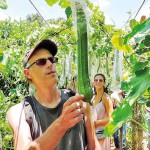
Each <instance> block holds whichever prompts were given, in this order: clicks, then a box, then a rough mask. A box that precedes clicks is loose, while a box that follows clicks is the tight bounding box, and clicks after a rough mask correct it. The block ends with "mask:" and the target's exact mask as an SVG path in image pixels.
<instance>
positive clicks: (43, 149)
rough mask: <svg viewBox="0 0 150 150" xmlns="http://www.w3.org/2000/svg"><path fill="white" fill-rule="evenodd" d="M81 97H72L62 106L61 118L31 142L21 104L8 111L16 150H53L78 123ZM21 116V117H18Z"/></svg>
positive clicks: (81, 109) (80, 111)
mask: <svg viewBox="0 0 150 150" xmlns="http://www.w3.org/2000/svg"><path fill="white" fill-rule="evenodd" d="M82 99H83V96H80V95H78V96H73V97H71V98H69V100H68V101H67V102H66V103H65V104H64V106H63V110H62V114H61V116H60V117H59V118H58V119H56V120H55V121H54V122H53V123H52V124H51V125H50V126H49V127H48V129H47V130H46V131H45V132H44V133H43V134H42V135H41V136H40V137H39V138H37V139H36V140H35V141H32V140H31V133H30V128H29V125H28V124H27V122H26V121H25V115H24V111H22V115H21V110H22V107H21V104H19V105H16V106H14V107H12V108H11V109H10V110H9V111H8V115H7V117H8V121H9V124H10V126H11V127H12V129H13V132H14V139H15V149H16V150H54V149H55V147H56V146H57V144H58V142H59V141H60V140H61V138H62V137H63V135H64V134H65V132H66V131H67V130H68V129H69V128H71V127H73V126H74V125H75V124H76V123H78V122H80V121H81V120H82V118H83V113H84V111H85V108H83V107H81V108H80V104H81V100H82ZM20 115H21V117H20ZM20 118H21V119H20Z"/></svg>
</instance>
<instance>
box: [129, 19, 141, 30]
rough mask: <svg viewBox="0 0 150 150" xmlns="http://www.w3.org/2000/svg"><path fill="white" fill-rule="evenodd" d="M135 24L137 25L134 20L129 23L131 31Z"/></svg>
mask: <svg viewBox="0 0 150 150" xmlns="http://www.w3.org/2000/svg"><path fill="white" fill-rule="evenodd" d="M137 24H139V23H138V22H137V21H136V20H135V19H132V20H131V21H130V28H131V29H133V28H134V27H135V26H136V25H137Z"/></svg>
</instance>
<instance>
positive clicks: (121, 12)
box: [0, 0, 150, 28]
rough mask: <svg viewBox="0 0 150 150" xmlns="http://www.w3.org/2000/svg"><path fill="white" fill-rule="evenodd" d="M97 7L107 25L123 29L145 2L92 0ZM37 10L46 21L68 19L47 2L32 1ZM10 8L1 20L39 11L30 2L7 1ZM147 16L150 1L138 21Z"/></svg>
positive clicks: (1, 13)
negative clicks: (102, 13) (60, 18)
mask: <svg viewBox="0 0 150 150" xmlns="http://www.w3.org/2000/svg"><path fill="white" fill-rule="evenodd" d="M90 1H91V2H93V3H94V4H95V5H99V6H100V10H101V11H102V12H104V15H105V17H106V22H105V23H106V24H114V25H115V26H116V27H117V28H122V27H123V26H124V25H125V23H126V21H127V20H128V18H129V16H131V19H133V18H134V17H135V15H136V13H137V11H138V10H139V8H140V6H141V4H142V3H143V1H144V0H90ZM32 2H33V3H34V5H35V6H36V8H37V9H38V10H39V12H40V13H41V14H42V16H43V17H44V19H55V18H59V17H63V18H66V15H65V10H64V9H61V8H60V7H59V6H58V5H54V6H52V7H50V6H48V5H47V3H46V2H45V0H32ZM6 3H7V5H8V8H7V9H6V10H3V9H0V20H4V19H6V18H8V17H10V18H11V19H12V20H13V19H16V20H19V19H20V18H22V19H25V18H26V16H27V15H28V14H35V13H37V11H36V10H35V8H34V7H33V6H32V5H31V3H30V1H29V0H6ZM128 12H131V14H129V13H128ZM142 15H145V16H147V17H150V0H145V3H144V5H143V7H142V9H141V10H140V12H139V13H138V16H137V17H136V20H137V21H139V20H140V17H141V16H142Z"/></svg>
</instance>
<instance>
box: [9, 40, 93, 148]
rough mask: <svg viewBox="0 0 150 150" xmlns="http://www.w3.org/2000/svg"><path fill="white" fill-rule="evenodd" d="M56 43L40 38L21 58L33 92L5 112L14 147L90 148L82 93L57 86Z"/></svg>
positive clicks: (87, 111) (87, 113)
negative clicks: (75, 93) (34, 90)
mask: <svg viewBox="0 0 150 150" xmlns="http://www.w3.org/2000/svg"><path fill="white" fill-rule="evenodd" d="M56 54H57V45H56V44H55V43H54V42H53V41H51V40H48V39H45V40H42V41H40V42H39V43H38V44H37V45H36V46H35V47H34V48H33V49H32V50H30V51H28V52H27V53H26V55H25V57H24V74H25V77H26V78H27V80H28V81H29V82H30V83H32V84H33V85H34V86H35V89H36V93H35V94H34V95H32V96H27V97H25V98H24V100H23V101H22V102H21V103H19V104H16V105H14V106H12V107H11V108H10V109H9V111H8V112H7V118H8V122H9V124H10V126H11V128H12V130H13V134H14V147H15V150H33V149H34V150H54V149H55V150H85V149H88V150H94V149H95V138H94V135H95V133H94V130H93V122H92V121H91V119H90V106H89V104H87V103H85V102H83V101H82V99H83V98H84V96H83V95H75V96H74V95H72V94H71V93H70V92H69V91H68V90H60V89H58V87H57V82H58V76H57V71H56V65H55V63H57V62H58V58H57V57H56V56H55V55H56Z"/></svg>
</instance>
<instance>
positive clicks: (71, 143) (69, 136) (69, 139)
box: [25, 90, 86, 150]
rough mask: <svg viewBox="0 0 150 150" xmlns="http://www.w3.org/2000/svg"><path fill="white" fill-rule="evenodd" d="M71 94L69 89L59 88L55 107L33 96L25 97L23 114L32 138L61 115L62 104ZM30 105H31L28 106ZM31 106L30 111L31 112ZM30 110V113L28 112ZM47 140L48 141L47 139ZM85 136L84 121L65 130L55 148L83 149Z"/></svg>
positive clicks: (37, 135) (60, 149)
mask: <svg viewBox="0 0 150 150" xmlns="http://www.w3.org/2000/svg"><path fill="white" fill-rule="evenodd" d="M71 96H73V95H72V92H71V91H70V90H61V101H60V103H59V104H58V105H57V107H55V108H47V107H44V106H43V105H41V104H40V103H39V102H38V101H37V100H36V99H35V97H34V96H32V97H28V98H26V102H25V106H26V107H25V115H26V120H27V122H28V123H29V125H30V130H31V136H32V138H33V140H35V139H36V138H38V137H39V136H40V135H41V134H42V133H43V132H45V130H46V129H47V128H48V127H49V126H50V125H51V124H52V123H53V122H54V121H55V120H56V119H57V118H58V117H59V116H60V115H61V112H62V108H63V104H64V103H65V102H66V101H67V100H68V99H69V97H71ZM30 106H31V107H30ZM31 108H32V112H33V113H31ZM29 112H30V113H29ZM47 142H50V141H48V140H47ZM85 147H86V136H85V127H84V121H83V120H82V121H80V122H79V123H77V124H76V125H75V126H74V127H72V128H70V129H68V130H67V132H66V133H65V135H64V136H63V137H62V139H61V141H60V142H59V143H58V145H57V147H56V150H85V149H86V148H85Z"/></svg>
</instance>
